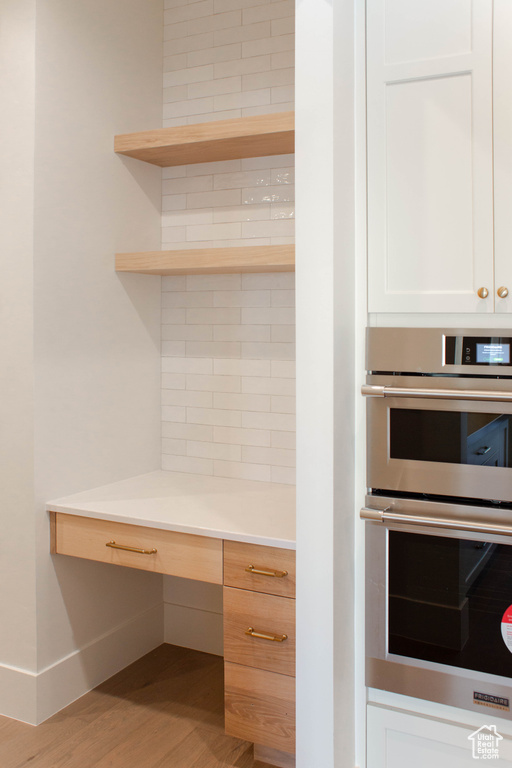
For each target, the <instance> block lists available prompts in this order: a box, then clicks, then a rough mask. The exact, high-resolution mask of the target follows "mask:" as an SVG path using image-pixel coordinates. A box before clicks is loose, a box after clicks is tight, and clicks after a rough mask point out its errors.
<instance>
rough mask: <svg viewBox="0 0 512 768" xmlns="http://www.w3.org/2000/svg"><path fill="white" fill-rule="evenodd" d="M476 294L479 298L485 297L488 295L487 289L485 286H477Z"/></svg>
mask: <svg viewBox="0 0 512 768" xmlns="http://www.w3.org/2000/svg"><path fill="white" fill-rule="evenodd" d="M477 294H478V296H479V297H480V298H481V299H486V298H487V297H488V295H489V291H488V290H487V288H479V289H478V291H477Z"/></svg>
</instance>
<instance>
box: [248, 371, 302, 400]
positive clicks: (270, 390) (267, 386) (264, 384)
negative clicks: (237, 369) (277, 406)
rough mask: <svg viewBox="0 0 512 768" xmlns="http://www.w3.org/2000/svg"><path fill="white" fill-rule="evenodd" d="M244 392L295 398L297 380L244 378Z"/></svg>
mask: <svg viewBox="0 0 512 768" xmlns="http://www.w3.org/2000/svg"><path fill="white" fill-rule="evenodd" d="M242 392H252V393H254V394H262V395H285V396H288V397H295V379H278V378H268V377H259V376H243V377H242Z"/></svg>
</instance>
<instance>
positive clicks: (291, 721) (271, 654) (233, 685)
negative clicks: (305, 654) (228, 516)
mask: <svg viewBox="0 0 512 768" xmlns="http://www.w3.org/2000/svg"><path fill="white" fill-rule="evenodd" d="M223 594H224V661H225V664H224V669H225V679H224V695H225V714H226V723H225V725H226V733H229V734H230V735H231V736H237V737H238V738H242V739H246V740H247V741H253V742H254V743H255V745H256V746H255V754H258V750H259V749H261V748H265V749H267V748H268V749H269V750H270V752H271V753H272V755H273V760H272V762H274V764H276V765H286V766H288V765H293V760H294V759H293V754H294V753H295V552H294V551H291V550H285V549H279V548H276V547H265V546H258V545H253V544H245V543H240V542H233V541H225V542H224V592H223ZM260 759H262V757H260Z"/></svg>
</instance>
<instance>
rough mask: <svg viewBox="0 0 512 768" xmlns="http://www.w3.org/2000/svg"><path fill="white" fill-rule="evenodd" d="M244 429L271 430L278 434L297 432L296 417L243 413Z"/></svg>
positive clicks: (280, 414) (279, 414)
mask: <svg viewBox="0 0 512 768" xmlns="http://www.w3.org/2000/svg"><path fill="white" fill-rule="evenodd" d="M241 416H242V424H241V426H242V427H243V428H244V429H270V430H276V431H278V432H295V416H294V415H293V414H289V413H251V412H249V411H243V412H241Z"/></svg>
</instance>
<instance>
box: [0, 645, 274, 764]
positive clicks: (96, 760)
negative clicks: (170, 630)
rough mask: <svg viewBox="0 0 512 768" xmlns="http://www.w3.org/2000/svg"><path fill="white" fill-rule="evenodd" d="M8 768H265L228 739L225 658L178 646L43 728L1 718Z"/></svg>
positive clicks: (0, 746)
mask: <svg viewBox="0 0 512 768" xmlns="http://www.w3.org/2000/svg"><path fill="white" fill-rule="evenodd" d="M0 766H1V768H28V766H30V768H264V767H263V764H261V763H255V762H254V759H253V746H252V744H249V743H248V742H246V741H240V740H239V739H235V738H232V737H231V736H226V735H225V734H224V702H223V660H222V659H221V658H219V657H218V656H212V655H210V654H207V653H199V652H198V651H192V650H189V649H187V648H178V647H177V646H172V645H161V646H160V647H159V648H156V649H155V650H154V651H152V652H151V653H149V654H147V655H146V656H144V657H143V658H142V659H139V660H138V661H136V662H135V663H134V664H131V665H130V666H129V667H127V668H126V669H124V670H122V671H121V672H119V673H118V674H117V675H115V676H114V677H112V678H110V680H107V681H106V682H105V683H103V684H102V685H100V686H99V687H98V688H95V689H94V690H93V691H90V693H87V694H85V696H82V697H81V698H80V699H78V701H75V702H74V703H73V704H70V705H69V706H68V707H66V708H65V709H63V710H61V712H58V713H57V714H56V715H54V716H53V717H51V718H50V719H49V720H47V721H46V722H44V723H42V724H41V725H39V726H37V727H34V726H31V725H27V724H25V723H20V722H18V721H16V720H10V719H8V718H5V717H0ZM265 768H269V767H268V766H265Z"/></svg>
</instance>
